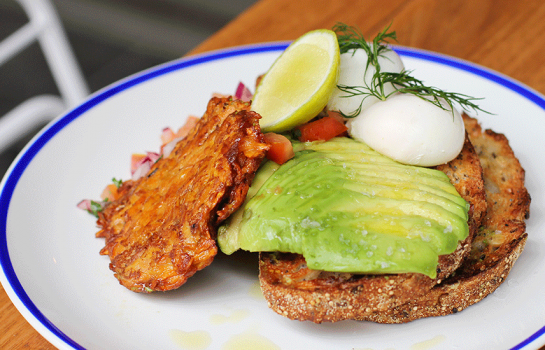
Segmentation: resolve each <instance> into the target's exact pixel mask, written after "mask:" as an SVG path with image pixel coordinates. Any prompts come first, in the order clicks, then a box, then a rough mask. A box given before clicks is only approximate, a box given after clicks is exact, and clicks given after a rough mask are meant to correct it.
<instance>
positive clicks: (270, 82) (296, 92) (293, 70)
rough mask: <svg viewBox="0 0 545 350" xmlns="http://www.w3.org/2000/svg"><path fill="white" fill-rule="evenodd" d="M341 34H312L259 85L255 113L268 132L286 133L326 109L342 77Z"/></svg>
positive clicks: (287, 53)
mask: <svg viewBox="0 0 545 350" xmlns="http://www.w3.org/2000/svg"><path fill="white" fill-rule="evenodd" d="M339 62H340V54H339V43H338V42H337V35H336V34H335V33H334V32H333V31H331V30H327V29H319V30H314V31H311V32H308V33H306V34H304V35H303V36H301V37H300V38H299V39H297V40H295V41H294V42H293V43H292V44H291V45H290V46H288V48H287V49H286V50H285V51H284V52H283V53H282V54H281V55H280V57H278V58H277V59H276V61H275V62H274V63H273V65H272V66H271V68H270V69H269V70H268V71H267V73H266V74H265V76H264V77H263V79H262V80H261V82H260V83H259V85H258V87H257V90H256V93H255V95H254V99H253V101H252V110H253V111H255V112H257V113H259V114H260V115H261V117H262V119H261V120H260V121H259V123H260V125H261V129H262V130H263V131H264V132H282V131H286V130H290V129H292V128H294V127H296V126H298V125H301V124H303V123H306V122H308V121H309V120H310V119H312V118H314V117H315V116H316V115H317V114H318V113H320V111H321V110H322V109H323V108H324V107H325V106H326V104H327V102H328V100H329V97H330V96H331V94H332V93H333V91H334V89H335V86H336V84H337V78H338V75H339Z"/></svg>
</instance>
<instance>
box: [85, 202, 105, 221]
mask: <svg viewBox="0 0 545 350" xmlns="http://www.w3.org/2000/svg"><path fill="white" fill-rule="evenodd" d="M102 210H104V202H97V201H93V200H92V201H91V205H90V209H89V210H87V211H88V212H89V213H91V214H93V215H94V216H95V217H97V218H98V213H100V212H101V211H102Z"/></svg>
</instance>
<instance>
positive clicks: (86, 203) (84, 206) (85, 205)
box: [77, 199, 91, 210]
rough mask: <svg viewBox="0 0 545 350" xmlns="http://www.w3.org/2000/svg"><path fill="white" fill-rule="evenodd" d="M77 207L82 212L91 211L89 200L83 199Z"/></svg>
mask: <svg viewBox="0 0 545 350" xmlns="http://www.w3.org/2000/svg"><path fill="white" fill-rule="evenodd" d="M77 207H78V208H80V209H83V210H91V200H90V199H84V200H82V201H81V202H79V203H78V205H77Z"/></svg>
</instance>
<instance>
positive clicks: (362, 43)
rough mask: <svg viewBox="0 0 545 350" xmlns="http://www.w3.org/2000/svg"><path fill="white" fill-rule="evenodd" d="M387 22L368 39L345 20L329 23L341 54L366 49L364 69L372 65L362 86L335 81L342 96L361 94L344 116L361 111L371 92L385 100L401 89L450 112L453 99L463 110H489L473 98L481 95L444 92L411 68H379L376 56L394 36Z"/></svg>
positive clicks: (384, 50)
mask: <svg viewBox="0 0 545 350" xmlns="http://www.w3.org/2000/svg"><path fill="white" fill-rule="evenodd" d="M389 29H390V25H389V26H388V27H386V28H385V29H384V30H383V31H382V32H380V33H378V34H377V36H376V37H375V38H374V39H373V41H372V42H368V41H366V40H365V38H364V37H363V35H362V34H361V32H360V31H359V30H358V29H356V28H354V27H351V26H347V25H346V24H342V23H338V24H336V25H335V26H334V27H333V30H334V31H335V32H336V33H337V40H338V42H339V49H340V52H341V54H342V53H346V52H348V51H349V50H355V49H363V50H365V52H366V53H367V56H368V59H367V65H366V68H365V69H366V70H367V69H368V68H369V66H370V65H372V66H373V67H374V68H375V74H373V77H372V78H371V82H370V84H368V83H367V82H365V81H364V84H365V86H347V85H337V87H338V88H339V90H341V91H343V92H345V93H346V94H347V95H346V97H352V96H363V99H362V102H361V104H360V106H359V108H358V109H356V111H354V112H353V113H352V114H349V115H346V114H344V113H342V112H341V114H342V115H343V116H344V117H345V118H353V117H356V116H357V115H358V114H360V112H361V108H362V104H363V101H364V100H365V99H366V98H367V97H370V96H374V97H376V98H378V99H379V100H382V101H384V100H386V99H387V98H388V97H390V96H391V95H392V94H394V93H397V92H401V93H408V94H413V95H415V96H418V97H420V98H421V99H423V100H425V101H428V102H430V103H432V104H434V105H436V106H437V107H439V108H441V109H444V110H450V111H452V112H453V113H454V105H453V104H454V103H458V104H459V105H460V106H461V107H462V108H463V109H464V110H468V109H471V110H473V111H475V112H477V110H479V111H482V112H484V113H488V114H490V113H489V112H487V111H485V110H483V109H481V108H480V107H479V106H478V105H477V104H475V103H474V102H473V101H476V100H481V98H475V97H471V96H468V95H464V94H459V93H453V92H446V91H443V90H441V89H438V88H435V87H430V86H426V85H424V83H423V82H422V81H421V80H418V79H416V78H414V77H413V76H411V73H412V71H407V70H402V71H401V72H399V73H392V72H382V71H381V69H380V64H379V61H378V59H379V57H384V56H383V54H384V53H385V52H387V51H390V50H392V49H391V48H390V47H389V46H388V40H389V39H393V40H397V37H396V33H395V32H389ZM387 84H391V85H392V86H393V87H394V89H395V90H394V91H393V92H390V93H386V92H385V89H384V86H385V85H387ZM442 100H444V101H446V103H447V104H448V108H446V107H445V106H444V105H443V104H442V103H441V101H442Z"/></svg>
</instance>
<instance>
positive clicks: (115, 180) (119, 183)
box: [112, 177, 123, 188]
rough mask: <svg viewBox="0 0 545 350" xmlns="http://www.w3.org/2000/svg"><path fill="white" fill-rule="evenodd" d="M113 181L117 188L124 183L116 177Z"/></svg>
mask: <svg viewBox="0 0 545 350" xmlns="http://www.w3.org/2000/svg"><path fill="white" fill-rule="evenodd" d="M112 182H113V183H114V185H115V186H116V187H117V188H119V187H121V185H122V184H123V180H118V179H116V178H115V177H114V178H113V179H112Z"/></svg>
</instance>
